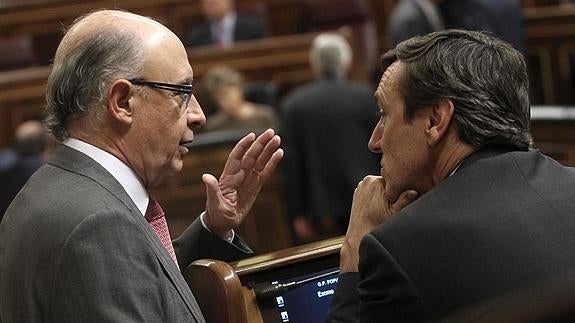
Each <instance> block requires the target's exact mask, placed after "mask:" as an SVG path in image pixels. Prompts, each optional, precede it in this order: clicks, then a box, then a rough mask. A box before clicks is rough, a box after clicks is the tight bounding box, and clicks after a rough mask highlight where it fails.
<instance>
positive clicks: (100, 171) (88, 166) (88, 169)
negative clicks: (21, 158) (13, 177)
mask: <svg viewBox="0 0 575 323" xmlns="http://www.w3.org/2000/svg"><path fill="white" fill-rule="evenodd" d="M48 163H49V164H52V165H54V166H57V167H60V168H63V169H66V170H68V171H71V172H74V173H77V174H79V175H82V176H86V177H88V178H90V179H92V180H94V181H95V182H97V183H99V184H100V185H101V186H102V187H103V188H104V189H106V190H107V191H109V192H110V193H111V194H113V195H114V196H115V197H116V198H118V199H119V200H120V201H121V202H122V203H123V204H124V205H125V206H126V208H128V209H129V210H130V214H131V215H132V216H133V217H134V219H136V221H138V222H139V223H140V224H141V228H142V229H143V230H144V232H145V233H146V236H147V238H148V241H149V243H150V245H151V246H152V249H153V250H154V253H155V254H156V257H157V258H158V260H159V261H160V263H161V264H162V267H164V270H165V272H166V273H167V275H168V277H169V278H170V280H171V281H172V283H173V284H174V286H175V287H176V290H177V291H178V293H179V294H180V296H181V297H182V298H183V299H184V303H186V306H187V307H188V309H189V310H190V312H191V313H192V315H193V316H194V318H195V319H196V321H197V322H205V319H204V317H203V315H202V312H201V310H200V307H199V306H198V303H197V302H196V299H195V298H194V295H193V294H192V292H191V290H190V288H189V287H188V285H187V283H186V281H185V279H184V277H183V276H182V273H181V272H180V270H179V268H178V267H177V266H176V265H175V264H174V261H173V260H172V258H171V257H170V255H169V254H168V252H167V251H166V250H165V249H164V246H163V245H162V243H161V241H160V239H159V238H158V237H157V236H156V233H155V232H154V231H153V229H152V228H151V227H150V225H149V224H148V222H147V221H146V219H145V218H144V215H143V214H142V213H141V212H140V211H139V210H138V208H137V206H136V204H134V202H133V201H132V199H131V198H130V196H129V195H128V193H126V191H125V190H124V188H123V187H122V185H121V184H120V183H118V181H117V180H116V179H115V178H114V177H113V176H112V175H111V174H110V173H109V172H108V171H107V170H106V169H105V168H104V167H102V165H100V164H98V163H97V162H96V161H94V160H93V159H92V158H90V157H88V156H86V155H85V154H84V153H82V152H79V151H77V150H75V149H72V148H70V147H68V146H65V145H60V146H58V147H57V148H56V150H55V151H54V154H53V155H52V158H51V159H50V160H49V161H48Z"/></svg>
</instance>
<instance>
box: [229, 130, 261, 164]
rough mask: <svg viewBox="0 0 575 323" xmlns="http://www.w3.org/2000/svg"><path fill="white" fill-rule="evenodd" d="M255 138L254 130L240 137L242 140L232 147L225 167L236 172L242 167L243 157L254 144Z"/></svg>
mask: <svg viewBox="0 0 575 323" xmlns="http://www.w3.org/2000/svg"><path fill="white" fill-rule="evenodd" d="M255 139H256V135H255V134H254V133H253V132H251V133H249V134H247V135H246V136H244V137H243V138H242V139H240V141H238V143H237V144H236V145H235V147H234V149H232V151H231V152H230V155H229V157H228V160H227V161H226V165H225V166H224V169H225V170H229V171H231V172H236V171H237V170H238V169H240V167H241V162H242V158H243V157H244V155H245V154H246V151H248V149H249V148H250V147H251V146H252V144H253V142H254V141H255Z"/></svg>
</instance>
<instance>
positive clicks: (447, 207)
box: [328, 30, 575, 322]
mask: <svg viewBox="0 0 575 323" xmlns="http://www.w3.org/2000/svg"><path fill="white" fill-rule="evenodd" d="M382 65H383V67H385V68H387V69H386V70H385V73H384V74H383V76H382V78H381V81H380V83H379V86H378V88H377V90H376V92H375V99H376V101H377V103H378V105H379V109H380V114H381V116H380V120H379V122H378V124H377V126H376V127H375V128H374V130H373V133H372V135H371V138H370V140H369V142H368V146H369V148H370V149H371V150H372V151H373V152H374V153H378V154H382V157H381V169H380V174H381V176H368V177H366V178H364V179H363V180H362V181H361V182H360V183H359V184H358V186H357V189H356V191H355V193H354V196H353V204H352V208H351V216H350V224H349V228H348V230H347V233H346V237H345V240H344V242H343V245H342V247H341V252H340V255H341V258H340V277H339V281H338V287H337V290H336V292H335V296H334V299H333V303H332V309H331V311H330V314H329V318H328V322H357V321H358V319H359V320H360V321H361V322H422V321H432V320H442V319H443V318H445V317H446V316H451V315H455V314H454V313H457V312H458V313H465V314H464V315H462V316H459V314H457V315H458V316H457V317H459V318H460V319H458V320H453V321H454V322H471V321H473V322H475V321H476V320H477V319H480V318H481V317H482V315H483V314H485V311H488V310H491V309H497V306H501V305H500V304H498V300H499V297H507V296H509V295H507V294H510V293H515V292H520V291H522V290H523V289H529V288H532V287H535V286H538V285H540V284H545V283H547V282H554V281H555V280H562V279H564V278H565V277H568V276H570V275H573V274H575V253H574V252H573V251H574V246H575V236H574V234H573V232H574V230H575V198H574V195H575V193H574V192H575V170H574V169H572V168H568V167H564V166H562V165H560V164H559V163H557V162H556V161H554V160H552V159H551V158H549V157H547V156H544V155H543V154H541V153H540V152H539V151H536V150H531V143H532V139H531V135H530V133H529V124H530V120H529V96H528V79H527V72H526V68H525V62H524V60H523V56H522V55H521V54H520V53H519V52H518V51H517V50H515V49H514V48H513V47H512V46H511V45H509V44H507V43H505V42H503V41H501V40H498V39H496V38H493V37H489V36H487V35H484V34H481V33H478V32H471V31H460V30H447V31H441V32H436V33H431V34H428V35H426V36H420V37H415V38H411V39H408V40H406V41H404V42H402V43H400V44H399V45H397V47H396V48H394V49H392V50H391V51H389V52H387V53H386V54H384V55H383V57H382ZM544 296H545V294H544ZM544 296H543V297H544ZM537 301H538V300H537V299H534V300H533V303H532V305H535V304H537ZM572 308H573V307H572V306H571V309H572ZM461 318H463V319H461ZM501 321H502V322H507V321H506V320H505V319H503V320H501ZM537 321H538V320H537Z"/></svg>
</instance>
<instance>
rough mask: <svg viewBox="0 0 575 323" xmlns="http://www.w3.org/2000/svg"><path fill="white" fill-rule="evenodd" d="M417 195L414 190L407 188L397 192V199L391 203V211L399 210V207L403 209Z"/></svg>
mask: <svg viewBox="0 0 575 323" xmlns="http://www.w3.org/2000/svg"><path fill="white" fill-rule="evenodd" d="M418 195H419V194H418V193H417V191H414V190H407V191H404V192H402V193H401V194H399V197H398V198H397V201H396V202H395V203H393V204H392V205H391V209H392V211H393V212H394V213H395V212H399V211H400V210H401V209H403V208H404V207H406V206H408V205H409V204H411V203H412V202H413V201H415V200H416V199H417V196H418Z"/></svg>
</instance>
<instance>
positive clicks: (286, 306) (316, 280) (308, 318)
mask: <svg viewBox="0 0 575 323" xmlns="http://www.w3.org/2000/svg"><path fill="white" fill-rule="evenodd" d="M338 273H339V270H338V268H337V267H332V268H328V269H322V270H318V271H314V272H311V273H306V274H303V275H299V276H295V277H290V278H286V279H282V280H279V281H272V282H271V284H278V283H279V284H290V283H294V282H295V283H296V284H294V285H295V286H294V287H292V288H290V289H288V290H286V291H283V292H280V293H277V294H275V295H273V296H271V297H269V299H266V300H263V301H260V302H259V305H260V309H261V312H262V316H263V319H264V322H265V323H279V322H281V323H284V322H285V323H287V322H289V323H316V322H317V323H323V322H325V319H326V315H327V311H328V309H329V306H330V304H331V300H332V298H333V294H334V293H335V288H336V286H337V280H338Z"/></svg>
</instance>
